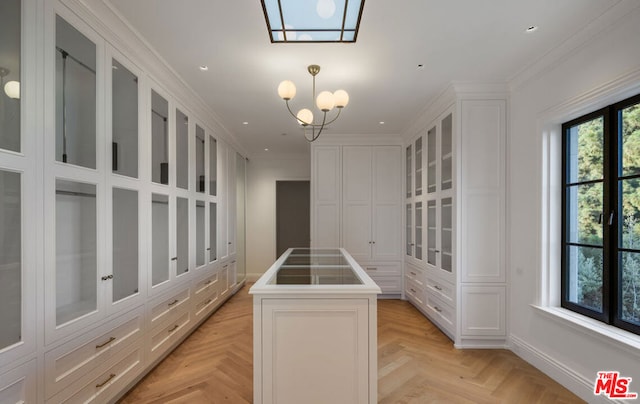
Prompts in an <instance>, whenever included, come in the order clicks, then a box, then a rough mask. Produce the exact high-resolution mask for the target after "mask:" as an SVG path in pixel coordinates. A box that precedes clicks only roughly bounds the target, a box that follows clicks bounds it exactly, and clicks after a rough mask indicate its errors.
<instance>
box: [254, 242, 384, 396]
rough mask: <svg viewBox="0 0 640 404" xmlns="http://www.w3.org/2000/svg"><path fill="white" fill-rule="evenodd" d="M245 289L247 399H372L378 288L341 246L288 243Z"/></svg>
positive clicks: (375, 361)
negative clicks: (250, 349) (249, 362)
mask: <svg viewBox="0 0 640 404" xmlns="http://www.w3.org/2000/svg"><path fill="white" fill-rule="evenodd" d="M305 256H306V257H307V258H304V257H305ZM329 257H333V258H329ZM301 263H302V264H301ZM305 263H306V264H307V265H304V264H305ZM250 293H251V294H253V296H254V298H253V299H254V300H253V302H254V303H253V327H254V328H253V336H254V337H253V338H254V340H253V345H254V354H253V356H254V372H253V379H254V403H257V404H259V403H263V404H272V403H273V404H276V403H277V404H290V403H291V404H299V403H305V404H310V403H319V404H320V403H321V404H326V403H331V404H338V403H345V404H351V403H353V404H356V403H358V404H359V403H362V404H364V403H376V402H377V382H378V380H377V379H378V377H377V374H378V371H377V355H378V353H377V312H376V310H377V295H378V294H379V293H380V288H379V287H378V286H377V285H376V284H375V283H374V282H373V281H372V280H371V278H369V277H368V276H367V274H366V273H365V271H364V270H362V268H360V267H359V265H358V264H357V263H356V262H355V261H354V260H353V259H352V258H351V256H350V255H349V254H348V253H346V251H344V250H337V249H336V250H327V249H324V250H308V249H290V250H287V252H285V253H284V254H283V255H282V256H281V257H280V258H279V259H278V261H276V263H275V264H274V265H273V266H272V267H271V268H270V269H269V270H268V271H267V272H266V273H265V274H264V275H263V276H262V277H261V278H260V280H258V282H256V284H255V285H254V286H253V287H252V288H251V291H250Z"/></svg>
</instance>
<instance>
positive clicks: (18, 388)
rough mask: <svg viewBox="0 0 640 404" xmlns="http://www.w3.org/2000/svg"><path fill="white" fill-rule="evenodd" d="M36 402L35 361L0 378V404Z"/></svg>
mask: <svg viewBox="0 0 640 404" xmlns="http://www.w3.org/2000/svg"><path fill="white" fill-rule="evenodd" d="M35 402H36V360H35V359H33V360H32V361H30V362H27V363H26V364H24V365H21V366H18V367H17V368H15V369H13V370H10V371H9V372H7V373H5V374H3V375H2V376H0V403H12V404H13V403H35Z"/></svg>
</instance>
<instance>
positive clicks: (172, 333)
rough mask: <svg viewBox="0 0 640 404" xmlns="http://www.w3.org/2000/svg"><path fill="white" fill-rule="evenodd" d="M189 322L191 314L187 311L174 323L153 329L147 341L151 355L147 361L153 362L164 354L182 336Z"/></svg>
mask: <svg viewBox="0 0 640 404" xmlns="http://www.w3.org/2000/svg"><path fill="white" fill-rule="evenodd" d="M190 321H191V313H190V312H189V311H187V312H184V313H183V314H182V315H181V316H180V317H178V319H177V320H176V321H173V322H170V323H168V324H167V325H165V326H163V327H156V328H155V329H153V330H152V331H151V336H150V341H149V350H150V354H151V356H150V358H149V359H150V360H151V361H155V360H156V359H158V358H159V357H160V356H161V355H162V354H163V353H165V352H166V351H167V350H168V349H169V348H170V347H171V346H172V345H173V343H174V342H176V341H177V340H178V339H179V338H180V337H181V336H182V335H183V334H184V332H185V331H186V328H187V325H188V324H189V322H190Z"/></svg>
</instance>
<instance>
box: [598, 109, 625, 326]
mask: <svg viewBox="0 0 640 404" xmlns="http://www.w3.org/2000/svg"><path fill="white" fill-rule="evenodd" d="M603 116H604V125H603V130H604V201H603V205H604V206H603V207H604V212H606V214H605V217H606V221H605V222H604V229H603V245H604V257H603V258H604V259H603V273H602V304H603V307H602V312H603V314H604V321H605V322H607V323H609V324H611V323H612V322H613V319H614V318H615V309H616V304H615V300H614V299H615V295H616V294H617V293H615V292H616V291H612V288H611V286H612V285H615V284H616V283H615V282H616V278H617V276H616V273H617V268H618V255H619V254H618V223H620V222H621V220H619V215H620V212H621V209H619V206H618V139H617V131H616V129H615V124H616V122H615V121H616V119H612V117H611V108H608V107H607V108H605V109H604V115H603ZM614 289H615V288H614ZM612 292H613V293H612Z"/></svg>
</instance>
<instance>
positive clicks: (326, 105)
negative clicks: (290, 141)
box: [278, 65, 349, 142]
mask: <svg viewBox="0 0 640 404" xmlns="http://www.w3.org/2000/svg"><path fill="white" fill-rule="evenodd" d="M307 71H308V72H309V74H311V76H313V100H315V103H316V106H317V107H318V109H319V110H320V111H322V123H321V124H314V123H313V112H311V110H309V109H307V108H303V109H301V110H300V111H298V113H297V114H294V113H293V111H291V106H289V100H292V99H293V97H295V96H296V86H295V84H293V82H292V81H290V80H285V81H283V82H282V83H280V85H279V86H278V95H279V96H280V98H282V99H283V100H284V102H285V103H286V104H287V109H288V110H289V113H290V114H291V116H293V117H294V118H296V120H297V121H298V124H300V125H302V126H303V127H304V137H305V139H307V141H309V142H313V141H315V140H316V139H318V137H320V134H321V133H322V130H323V129H324V128H325V126H326V125H329V124H331V123H333V122H335V120H336V119H338V117H339V116H340V112H341V111H342V108H344V107H346V106H347V104H348V103H349V94H347V92H346V91H344V90H337V91H335V92H334V93H333V94H332V93H331V92H330V91H322V92H321V93H320V94H318V96H317V97H316V75H317V74H318V73H319V72H320V66H318V65H310V66H308V67H307ZM334 107H335V108H338V113H337V114H336V116H335V117H334V118H333V119H331V120H329V121H327V112H329V111H331V110H332V109H333V108H334ZM309 129H311V137H309V136H308V135H307V132H309Z"/></svg>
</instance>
